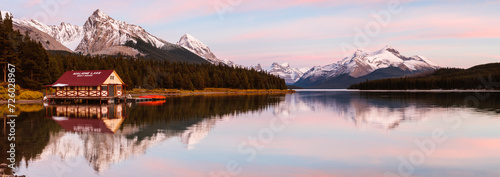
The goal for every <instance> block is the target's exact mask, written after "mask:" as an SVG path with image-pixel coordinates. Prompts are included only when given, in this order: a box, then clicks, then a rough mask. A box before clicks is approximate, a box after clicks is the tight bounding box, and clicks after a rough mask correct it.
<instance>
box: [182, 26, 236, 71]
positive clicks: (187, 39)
mask: <svg viewBox="0 0 500 177" xmlns="http://www.w3.org/2000/svg"><path fill="white" fill-rule="evenodd" d="M177 45H179V46H182V47H184V48H185V49H187V50H189V51H191V52H193V53H194V54H196V55H198V56H200V57H203V58H204V59H206V60H207V61H208V62H210V63H212V64H225V65H228V66H235V64H234V62H232V61H229V60H227V59H226V60H221V59H218V58H217V57H216V56H215V54H214V53H212V51H210V48H209V47H208V46H207V45H205V44H204V43H203V42H201V41H200V40H198V39H196V38H195V37H193V36H191V35H189V34H184V36H182V37H181V38H180V39H179V41H178V42H177Z"/></svg>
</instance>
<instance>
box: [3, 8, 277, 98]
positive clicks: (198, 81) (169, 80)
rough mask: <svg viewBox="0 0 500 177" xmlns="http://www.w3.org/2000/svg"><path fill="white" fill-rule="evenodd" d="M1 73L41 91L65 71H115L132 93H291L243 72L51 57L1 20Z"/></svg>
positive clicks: (264, 76)
mask: <svg viewBox="0 0 500 177" xmlns="http://www.w3.org/2000/svg"><path fill="white" fill-rule="evenodd" d="M0 51H1V53H0V65H1V67H2V70H3V72H2V73H0V74H1V75H2V76H3V77H2V78H4V82H6V75H7V73H6V68H7V64H8V63H10V64H13V65H15V66H16V69H17V70H16V83H17V84H19V85H21V87H23V88H27V89H32V90H40V89H42V88H43V86H44V85H49V84H52V83H54V82H55V81H56V80H57V79H58V78H59V77H60V76H62V74H63V73H64V72H65V71H71V70H108V69H114V70H116V72H117V73H118V75H119V76H120V77H121V78H122V80H123V81H124V82H125V84H127V86H128V87H127V88H128V89H131V88H147V89H153V88H168V89H185V90H194V89H200V90H201V89H204V88H206V87H213V88H236V89H286V88H287V87H286V84H285V81H284V80H283V79H281V78H279V77H277V76H274V75H272V74H269V73H267V72H263V71H256V70H253V69H247V68H242V67H233V66H226V65H213V64H209V63H201V64H199V63H198V64H193V63H186V62H169V61H167V60H157V59H156V60H155V59H151V58H146V57H141V56H136V57H128V56H121V55H117V56H89V55H86V56H84V55H80V54H73V53H69V52H62V51H46V50H45V49H44V48H43V46H42V44H41V43H40V42H36V41H34V40H32V39H30V37H29V35H28V34H27V33H26V34H24V35H22V34H21V33H20V32H19V31H15V30H13V25H12V17H9V16H7V17H6V18H4V20H0Z"/></svg>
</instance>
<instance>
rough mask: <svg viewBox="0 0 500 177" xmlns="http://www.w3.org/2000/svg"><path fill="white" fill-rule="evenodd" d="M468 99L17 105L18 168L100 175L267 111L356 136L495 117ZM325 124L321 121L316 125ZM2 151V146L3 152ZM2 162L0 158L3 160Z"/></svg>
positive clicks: (188, 145)
mask: <svg viewBox="0 0 500 177" xmlns="http://www.w3.org/2000/svg"><path fill="white" fill-rule="evenodd" d="M471 95H474V93H407V92H402V93H391V92H356V91H355V92H349V91H317V92H307V91H305V92H297V93H294V94H287V95H239V96H190V97H172V98H168V99H167V100H166V101H165V102H161V103H154V104H135V103H126V104H111V105H50V106H46V107H43V106H40V105H24V106H25V108H22V107H23V105H19V110H18V111H19V112H20V115H19V117H20V118H19V119H17V122H16V126H17V127H16V130H17V132H18V134H17V135H16V136H17V139H16V148H17V149H16V150H17V151H16V162H17V163H18V165H21V169H22V170H21V172H24V171H30V168H33V167H32V166H29V164H33V163H36V162H38V161H41V160H44V159H45V160H46V159H52V158H59V159H60V161H63V162H64V161H71V160H74V159H82V160H84V161H85V162H87V164H89V166H90V167H91V168H92V169H93V171H95V172H97V173H98V174H101V173H103V172H105V171H107V170H108V169H109V168H110V167H111V166H113V164H119V163H121V162H127V161H132V162H133V161H135V160H134V159H135V158H133V157H141V156H144V155H145V154H146V151H147V150H148V149H151V148H152V147H153V146H158V145H160V144H162V143H164V142H167V141H169V140H173V141H175V142H177V143H178V144H181V145H182V148H184V150H196V149H197V144H200V143H202V142H204V141H206V138H207V137H209V136H217V137H219V136H221V134H220V132H219V133H218V134H215V135H210V132H211V131H213V130H214V129H217V128H216V126H217V125H224V126H226V128H227V126H237V127H234V130H233V131H242V132H235V133H239V134H241V133H244V130H243V129H244V128H246V127H252V125H247V124H237V125H234V124H231V122H233V121H231V120H230V119H235V118H236V119H238V118H242V117H245V118H246V117H251V118H252V119H251V120H254V122H260V121H262V120H259V117H260V115H261V114H263V115H266V112H269V113H270V114H271V116H272V117H288V118H292V119H294V118H297V117H300V118H301V119H308V118H309V119H311V122H310V123H311V124H314V123H316V122H314V121H318V120H325V119H329V118H331V119H339V118H340V120H342V119H343V120H342V121H343V122H346V123H347V124H346V125H348V126H346V128H348V129H349V128H350V129H354V130H353V131H356V130H357V129H365V128H370V129H371V128H373V129H375V130H383V131H393V130H396V129H398V128H399V127H401V125H402V124H407V125H412V126H418V125H413V123H414V122H422V121H426V119H429V118H431V117H435V115H439V114H440V112H443V111H447V110H450V111H460V110H465V111H468V112H475V113H477V114H480V115H485V116H487V117H492V118H498V117H499V116H498V115H499V113H500V99H499V98H500V96H499V94H498V93H492V94H490V95H488V99H484V100H481V101H480V102H479V103H478V104H477V105H474V104H468V102H466V101H464V100H467V97H470V96H471ZM35 108H36V109H35ZM301 113H308V114H309V115H301ZM298 115H301V116H298ZM325 115H326V116H325ZM264 117H266V116H264ZM318 117H320V118H318ZM266 118H269V117H266ZM4 120H5V119H4ZM228 121H229V124H227V122H228ZM245 121H248V120H245ZM245 121H243V122H245ZM263 122H264V124H258V125H260V126H266V123H265V122H266V120H263ZM299 122H300V121H299ZM306 122H307V121H306ZM327 122H328V121H327ZM307 123H309V122H307ZM323 125H324V121H322V124H321V125H314V126H316V127H322V126H323ZM253 126H255V125H253ZM304 126H305V125H304ZM323 128H324V127H323ZM2 130H3V131H2V132H3V133H2V135H3V137H4V141H3V143H4V144H7V140H6V137H7V134H6V127H5V124H4V126H3V127H2ZM328 131H337V130H335V129H331V130H328ZM339 131H340V130H339ZM304 133H307V132H304ZM249 134H252V133H249ZM212 141H213V138H212ZM221 142H225V141H224V140H221ZM220 145H221V146H223V145H224V144H220ZM6 148H7V146H4V145H2V146H0V151H7V149H6ZM235 148H236V147H235ZM209 152H210V151H209ZM165 153H168V152H165ZM5 158H6V157H5V154H4V153H0V159H5Z"/></svg>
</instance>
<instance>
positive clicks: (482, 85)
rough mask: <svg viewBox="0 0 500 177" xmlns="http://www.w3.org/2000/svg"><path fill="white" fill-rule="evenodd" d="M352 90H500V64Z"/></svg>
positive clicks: (384, 81) (376, 82)
mask: <svg viewBox="0 0 500 177" xmlns="http://www.w3.org/2000/svg"><path fill="white" fill-rule="evenodd" d="M350 89H360V90H414V89H417V90H429V89H444V90H451V89H464V90H470V89H487V90H492V89H494V90H499V89H500V63H489V64H483V65H477V66H474V67H471V68H468V69H460V68H441V69H438V70H435V71H431V72H426V73H421V74H417V75H413V76H407V77H401V78H389V79H380V80H372V81H366V82H361V83H359V84H354V85H351V87H350Z"/></svg>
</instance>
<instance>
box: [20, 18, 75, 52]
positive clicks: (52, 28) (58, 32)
mask: <svg viewBox="0 0 500 177" xmlns="http://www.w3.org/2000/svg"><path fill="white" fill-rule="evenodd" d="M13 23H14V24H15V25H17V26H19V27H31V28H34V29H37V30H39V31H41V32H44V33H46V34H48V35H49V36H51V37H53V38H54V39H55V40H56V41H58V42H60V43H61V44H62V45H64V46H66V47H67V48H69V49H70V50H73V51H74V50H75V49H76V47H77V46H78V44H79V43H80V41H81V40H82V38H83V28H82V27H81V26H77V25H72V24H69V23H64V22H62V23H61V24H59V25H46V24H43V23H41V22H39V21H36V20H29V21H28V20H17V19H14V20H13Z"/></svg>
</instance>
